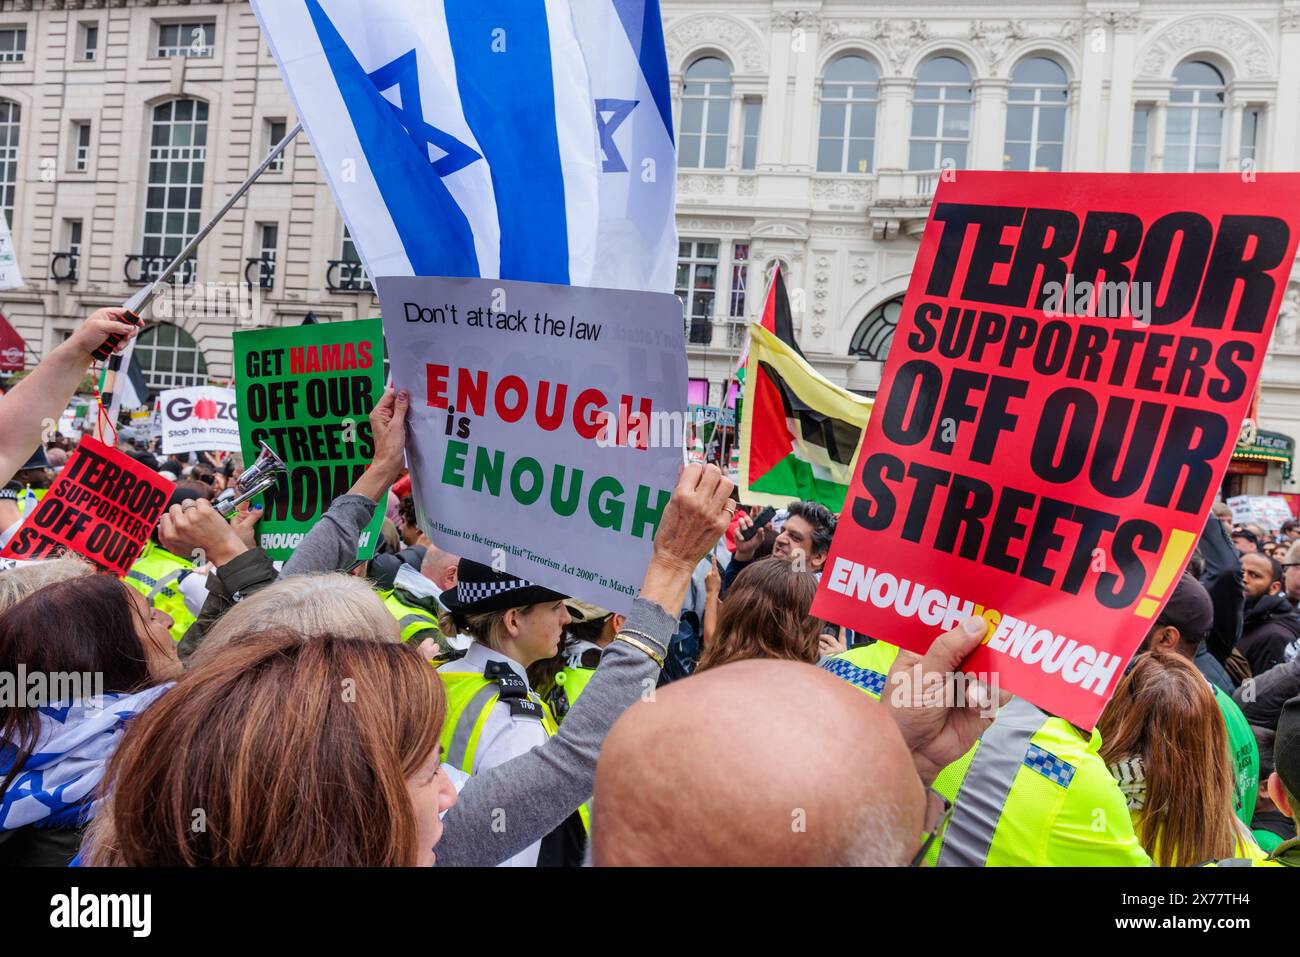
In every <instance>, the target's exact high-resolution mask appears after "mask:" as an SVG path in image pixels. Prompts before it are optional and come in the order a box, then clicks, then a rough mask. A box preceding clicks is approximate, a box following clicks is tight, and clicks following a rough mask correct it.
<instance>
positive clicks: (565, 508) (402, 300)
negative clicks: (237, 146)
mask: <svg viewBox="0 0 1300 957" xmlns="http://www.w3.org/2000/svg"><path fill="white" fill-rule="evenodd" d="M378 285H379V299H380V303H381V305H382V307H383V313H384V337H385V339H386V340H387V342H388V354H389V356H390V357H391V361H392V373H393V383H394V385H395V386H396V387H397V388H399V389H407V390H408V391H409V392H410V393H411V406H410V409H411V411H410V414H409V418H408V423H407V436H408V438H407V447H406V452H407V459H408V462H409V463H410V467H411V475H412V479H413V483H412V494H413V497H414V499H415V506H416V517H417V520H418V523H419V525H420V527H421V528H422V529H423V530H424V531H425V533H426V534H428V535H429V537H430V538H431V539H432V540H433V541H434V543H435V544H437V545H438V546H439V547H440V548H443V549H445V550H447V551H449V552H451V553H453V554H455V555H459V556H461V557H464V558H471V559H474V560H475V561H479V562H483V563H484V564H487V565H491V566H492V567H493V568H494V569H496V570H497V571H502V572H506V573H508V574H511V575H517V576H518V577H520V578H525V579H528V580H529V581H532V582H536V583H537V584H540V585H544V586H546V587H548V588H552V589H555V590H556V591H559V592H563V593H564V594H566V595H570V596H572V597H575V598H579V599H583V600H586V601H590V602H594V603H595V604H598V605H600V606H602V607H604V608H608V609H610V610H611V611H618V612H623V613H626V612H627V611H628V610H629V609H630V608H631V606H632V598H633V596H635V595H636V593H637V590H638V589H639V587H640V584H641V579H642V577H643V575H644V573H645V567H646V562H647V561H648V559H649V557H650V547H651V541H652V540H653V538H654V533H655V529H656V528H657V527H658V522H659V518H660V516H661V515H662V513H663V509H664V507H665V506H666V505H667V503H668V499H669V498H670V497H671V493H672V489H673V486H674V485H676V482H677V475H678V473H679V471H680V469H681V464H682V444H683V441H684V438H683V437H684V434H685V430H686V424H687V415H686V348H685V341H684V333H683V327H682V307H681V302H680V301H679V300H678V299H677V298H676V297H675V296H671V295H667V294H663V293H648V292H623V291H616V290H609V289H590V288H582V287H577V286H552V285H543V284H539V283H528V282H511V281H507V280H499V279H430V278H407V277H391V278H380V279H379V280H378Z"/></svg>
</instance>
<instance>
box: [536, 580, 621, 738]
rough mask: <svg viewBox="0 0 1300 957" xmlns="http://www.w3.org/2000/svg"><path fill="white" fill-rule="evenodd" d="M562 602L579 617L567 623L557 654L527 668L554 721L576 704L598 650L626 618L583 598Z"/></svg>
mask: <svg viewBox="0 0 1300 957" xmlns="http://www.w3.org/2000/svg"><path fill="white" fill-rule="evenodd" d="M566 604H567V606H568V608H569V609H570V611H572V610H574V609H576V610H577V611H580V612H581V613H582V620H581V621H575V622H573V623H572V624H571V625H569V630H568V632H567V633H566V634H565V638H564V648H563V649H562V650H561V651H560V653H559V654H558V655H556V656H555V657H554V658H550V659H547V660H546V661H540V662H538V663H537V664H536V665H534V666H533V667H532V668H529V669H528V675H529V679H530V680H531V682H532V685H533V687H534V688H535V689H536V690H537V693H538V694H540V695H541V696H542V699H543V700H544V701H545V702H546V703H547V704H548V705H549V706H550V708H551V713H552V714H554V715H555V719H556V721H563V720H564V716H565V715H566V714H568V713H569V710H570V709H571V708H572V707H573V706H574V705H575V704H577V701H578V697H579V696H580V695H581V694H582V692H583V689H584V688H586V687H587V682H588V681H590V680H591V679H592V676H593V675H595V673H596V667H597V666H598V665H599V664H600V656H601V653H602V652H604V650H605V648H606V647H608V646H609V643H610V642H612V641H613V640H614V638H615V637H616V636H617V635H618V633H619V631H620V630H621V629H622V628H623V624H624V622H625V621H627V619H626V618H624V617H623V616H622V615H616V614H614V612H612V611H606V610H605V609H604V608H600V607H598V606H596V605H589V604H587V603H586V602H581V601H574V600H570V601H569V602H567V603H566Z"/></svg>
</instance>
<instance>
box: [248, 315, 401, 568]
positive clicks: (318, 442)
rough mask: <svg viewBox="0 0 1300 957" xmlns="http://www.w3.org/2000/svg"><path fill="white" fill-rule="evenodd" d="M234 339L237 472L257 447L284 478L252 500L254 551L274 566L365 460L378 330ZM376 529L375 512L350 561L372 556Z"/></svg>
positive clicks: (369, 448)
mask: <svg viewBox="0 0 1300 957" xmlns="http://www.w3.org/2000/svg"><path fill="white" fill-rule="evenodd" d="M234 340H235V374H236V381H235V391H236V395H237V400H238V404H239V438H240V444H241V446H242V447H243V453H244V463H245V465H248V464H251V463H252V462H253V461H254V460H255V459H256V458H257V455H258V452H259V451H260V450H261V444H260V443H262V442H266V444H267V445H269V446H270V447H271V450H272V451H274V452H275V454H276V455H278V456H280V458H281V459H283V460H284V463H285V465H286V466H288V469H289V471H288V474H287V475H284V476H281V477H280V481H279V483H278V484H277V486H276V487H275V488H274V489H272V490H271V491H268V492H266V493H265V494H264V495H262V496H261V498H262V501H263V505H264V507H265V514H264V515H263V516H262V519H261V521H260V522H258V524H257V535H258V544H259V545H261V546H262V548H264V549H265V550H266V552H267V554H268V555H270V556H271V558H273V559H278V560H283V559H286V558H288V557H289V556H290V555H292V554H293V550H294V549H295V548H296V547H297V546H298V543H299V542H301V541H302V538H303V536H304V535H306V534H307V532H309V531H310V530H311V527H312V526H313V525H315V524H316V522H317V520H318V519H319V518H320V516H321V513H323V512H324V511H325V510H326V509H328V508H329V506H330V503H331V502H332V501H334V499H335V498H337V497H338V496H340V495H342V494H343V493H344V492H346V491H347V490H348V489H349V488H351V487H352V484H353V483H354V482H355V481H356V480H357V479H358V478H359V477H360V476H361V473H362V472H364V471H365V470H366V467H367V466H368V465H369V464H370V460H371V459H372V458H373V457H374V452H375V446H374V437H373V436H372V435H371V432H370V421H369V419H368V418H367V416H368V415H369V414H370V410H371V409H372V408H373V407H374V404H375V403H376V402H377V401H378V400H379V398H380V396H382V395H383V390H384V336H383V323H382V322H381V320H379V319H358V320H356V321H355V322H332V323H322V324H319V325H311V326H290V327H287V328H284V329H255V330H251V331H248V332H236V333H235V335H234ZM383 520H384V510H383V509H382V508H377V509H375V516H374V518H373V519H371V521H370V524H369V525H367V526H366V528H365V529H364V530H363V531H362V533H361V539H360V543H359V546H358V549H357V558H359V559H369V558H370V557H371V556H372V555H373V554H374V552H375V545H376V544H377V542H378V537H379V526H380V524H381V523H382V522H383Z"/></svg>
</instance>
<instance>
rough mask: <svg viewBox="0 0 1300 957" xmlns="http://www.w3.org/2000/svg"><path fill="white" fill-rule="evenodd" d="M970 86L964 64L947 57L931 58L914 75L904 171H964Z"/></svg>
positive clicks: (969, 109) (967, 145)
mask: <svg viewBox="0 0 1300 957" xmlns="http://www.w3.org/2000/svg"><path fill="white" fill-rule="evenodd" d="M970 115H971V85H970V70H968V69H966V64H964V63H962V62H961V61H960V60H957V59H954V58H953V57H950V56H936V57H931V58H930V59H928V60H926V61H925V62H924V63H922V64H921V69H920V70H918V71H917V73H916V95H915V96H914V97H913V99H912V139H911V148H910V149H909V150H908V159H907V168H908V169H912V170H937V169H943V168H945V164H946V165H950V166H952V167H953V168H954V169H964V168H965V167H966V149H967V147H969V146H970Z"/></svg>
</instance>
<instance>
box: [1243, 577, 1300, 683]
mask: <svg viewBox="0 0 1300 957" xmlns="http://www.w3.org/2000/svg"><path fill="white" fill-rule="evenodd" d="M1241 571H1242V576H1243V578H1244V582H1245V583H1244V586H1243V592H1244V594H1245V596H1246V609H1245V611H1246V617H1245V622H1244V623H1243V625H1242V630H1241V641H1239V642H1238V643H1237V648H1238V650H1240V651H1241V653H1242V654H1243V655H1245V656H1246V660H1247V661H1249V662H1250V667H1251V671H1252V672H1254V674H1256V675H1262V674H1263V673H1264V672H1266V671H1268V670H1269V669H1270V668H1272V667H1273V666H1274V665H1276V664H1280V663H1281V662H1283V661H1285V660H1287V658H1288V657H1294V656H1295V655H1294V652H1292V653H1291V655H1290V656H1288V654H1287V647H1288V646H1289V645H1291V643H1292V642H1295V641H1297V640H1300V614H1296V610H1295V608H1294V607H1293V606H1292V604H1291V602H1289V601H1288V600H1287V597H1286V593H1285V591H1283V584H1282V566H1281V565H1280V564H1279V563H1278V562H1277V560H1276V559H1273V558H1270V557H1269V556H1267V555H1265V554H1263V553H1255V554H1251V555H1243V556H1242V557H1241Z"/></svg>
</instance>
